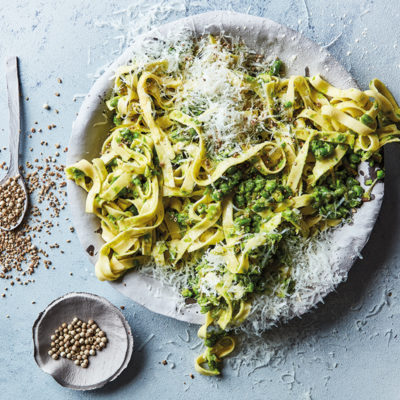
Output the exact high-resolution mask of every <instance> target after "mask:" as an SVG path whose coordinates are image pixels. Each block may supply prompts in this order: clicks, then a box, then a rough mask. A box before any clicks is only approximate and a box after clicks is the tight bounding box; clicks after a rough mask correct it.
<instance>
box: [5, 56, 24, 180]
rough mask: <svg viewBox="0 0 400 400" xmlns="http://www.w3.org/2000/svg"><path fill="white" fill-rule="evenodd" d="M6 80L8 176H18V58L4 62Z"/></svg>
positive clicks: (19, 127) (19, 129)
mask: <svg viewBox="0 0 400 400" xmlns="http://www.w3.org/2000/svg"><path fill="white" fill-rule="evenodd" d="M6 78H7V92H8V110H9V112H10V132H9V136H8V139H9V151H10V165H9V169H8V175H11V176H15V175H18V174H19V168H18V152H19V134H20V132H21V125H20V112H21V110H20V92H19V80H18V57H11V58H9V59H8V60H7V62H6Z"/></svg>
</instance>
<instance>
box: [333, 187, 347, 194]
mask: <svg viewBox="0 0 400 400" xmlns="http://www.w3.org/2000/svg"><path fill="white" fill-rule="evenodd" d="M345 191H346V186H344V185H341V186H340V187H338V188H337V189H336V190H335V191H334V192H333V195H334V196H335V197H341V196H343V195H344V193H345Z"/></svg>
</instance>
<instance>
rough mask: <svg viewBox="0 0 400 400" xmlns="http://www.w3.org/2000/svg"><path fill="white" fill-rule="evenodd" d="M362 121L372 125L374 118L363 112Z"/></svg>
mask: <svg viewBox="0 0 400 400" xmlns="http://www.w3.org/2000/svg"><path fill="white" fill-rule="evenodd" d="M360 121H361V122H362V123H363V124H364V125H367V126H371V125H372V123H373V122H374V120H373V119H372V118H371V117H370V116H369V115H368V114H363V115H362V116H361V118H360Z"/></svg>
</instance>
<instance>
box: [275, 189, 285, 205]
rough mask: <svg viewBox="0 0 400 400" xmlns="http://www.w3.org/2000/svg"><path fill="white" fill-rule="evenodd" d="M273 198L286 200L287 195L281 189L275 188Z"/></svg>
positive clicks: (280, 200) (277, 200)
mask: <svg viewBox="0 0 400 400" xmlns="http://www.w3.org/2000/svg"><path fill="white" fill-rule="evenodd" d="M272 198H273V199H274V200H275V201H276V202H277V203H280V202H282V201H283V200H285V196H284V195H283V193H282V192H281V191H280V190H275V192H274V193H272Z"/></svg>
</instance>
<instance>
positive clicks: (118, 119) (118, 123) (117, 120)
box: [113, 116, 122, 126]
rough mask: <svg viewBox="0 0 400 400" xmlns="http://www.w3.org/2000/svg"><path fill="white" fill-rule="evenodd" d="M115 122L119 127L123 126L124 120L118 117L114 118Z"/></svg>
mask: <svg viewBox="0 0 400 400" xmlns="http://www.w3.org/2000/svg"><path fill="white" fill-rule="evenodd" d="M113 122H114V125H116V126H118V125H121V124H122V119H121V118H117V116H114V118H113Z"/></svg>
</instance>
